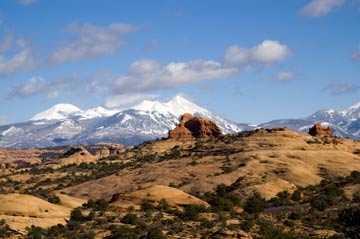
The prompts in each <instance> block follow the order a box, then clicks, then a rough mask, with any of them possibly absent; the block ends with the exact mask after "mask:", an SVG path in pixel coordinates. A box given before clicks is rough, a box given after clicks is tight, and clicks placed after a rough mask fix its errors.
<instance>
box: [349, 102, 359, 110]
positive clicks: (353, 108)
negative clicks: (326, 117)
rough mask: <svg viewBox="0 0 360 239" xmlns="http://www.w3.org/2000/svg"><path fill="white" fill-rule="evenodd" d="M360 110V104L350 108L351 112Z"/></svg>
mask: <svg viewBox="0 0 360 239" xmlns="http://www.w3.org/2000/svg"><path fill="white" fill-rule="evenodd" d="M359 108H360V102H359V103H356V104H355V105H353V106H351V107H350V108H349V110H356V109H359Z"/></svg>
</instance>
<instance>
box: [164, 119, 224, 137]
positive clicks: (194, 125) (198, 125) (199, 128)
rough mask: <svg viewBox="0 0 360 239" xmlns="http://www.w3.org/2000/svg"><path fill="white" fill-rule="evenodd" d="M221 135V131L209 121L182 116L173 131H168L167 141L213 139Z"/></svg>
mask: <svg viewBox="0 0 360 239" xmlns="http://www.w3.org/2000/svg"><path fill="white" fill-rule="evenodd" d="M220 135H222V133H221V129H220V128H219V127H218V126H217V125H216V124H215V123H214V122H213V121H211V120H207V119H205V118H201V117H194V116H193V115H192V114H189V113H187V114H184V115H183V116H182V117H181V119H180V123H179V124H178V125H177V126H176V127H175V129H173V130H170V131H169V139H191V138H213V137H219V136H220Z"/></svg>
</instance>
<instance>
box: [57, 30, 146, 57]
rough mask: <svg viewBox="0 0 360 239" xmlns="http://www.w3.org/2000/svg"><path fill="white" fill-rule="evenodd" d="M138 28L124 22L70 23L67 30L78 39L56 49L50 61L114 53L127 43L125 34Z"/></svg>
mask: <svg viewBox="0 0 360 239" xmlns="http://www.w3.org/2000/svg"><path fill="white" fill-rule="evenodd" d="M138 29H139V27H138V26H135V25H130V24H122V23H112V24H110V25H108V26H94V25H91V24H84V25H79V24H76V23H73V24H70V25H69V26H68V27H67V28H66V29H65V32H69V33H73V34H75V35H77V36H78V37H77V39H76V40H74V41H71V42H68V43H66V44H65V45H64V46H63V47H60V48H59V49H57V50H55V51H54V52H53V53H52V54H51V56H50V61H51V62H52V63H53V64H60V63H64V62H67V61H74V60H79V59H82V58H93V57H97V56H101V55H109V54H112V53H113V52H115V51H116V50H118V49H119V48H121V47H122V46H123V45H125V44H126V42H125V40H124V39H123V38H124V36H125V35H127V34H129V33H131V32H134V31H137V30H138Z"/></svg>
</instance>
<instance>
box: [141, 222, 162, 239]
mask: <svg viewBox="0 0 360 239" xmlns="http://www.w3.org/2000/svg"><path fill="white" fill-rule="evenodd" d="M140 238H141V239H166V238H167V237H166V236H165V235H164V233H163V231H162V229H161V227H160V226H158V225H157V226H151V227H149V229H148V231H147V233H146V234H145V235H143V236H141V237H140Z"/></svg>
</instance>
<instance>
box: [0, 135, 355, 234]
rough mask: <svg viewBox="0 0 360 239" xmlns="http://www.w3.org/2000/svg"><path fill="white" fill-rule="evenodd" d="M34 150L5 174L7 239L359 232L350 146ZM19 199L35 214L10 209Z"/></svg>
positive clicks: (266, 141)
mask: <svg viewBox="0 0 360 239" xmlns="http://www.w3.org/2000/svg"><path fill="white" fill-rule="evenodd" d="M106 147H107V150H106V149H105V148H106ZM115 149H116V150H115ZM3 151H4V152H6V151H7V150H3ZM19 152H20V151H19ZM25 152H27V151H24V153H25ZM40 152H43V154H38V155H39V156H38V159H39V160H38V161H34V162H32V163H29V164H21V165H13V166H12V167H8V168H4V169H3V170H2V172H1V178H0V180H1V187H0V190H1V194H3V196H2V197H0V201H1V200H2V201H3V202H4V203H1V204H0V219H4V220H5V221H1V222H0V231H1V230H2V232H3V234H2V235H6V238H35V237H31V236H34V235H40V238H41V237H42V238H69V237H74V236H77V237H78V238H140V237H141V238H345V237H346V238H357V236H358V235H359V231H358V228H360V225H359V222H360V220H358V218H357V216H358V215H360V214H359V212H360V208H359V207H360V206H359V202H360V143H359V142H357V141H354V140H352V139H340V138H336V137H331V136H311V135H309V134H303V133H297V132H293V131H291V130H289V129H286V128H278V129H257V130H254V131H246V132H241V133H236V134H231V135H217V137H213V138H206V139H198V138H192V139H188V140H177V139H167V140H157V141H149V142H146V143H143V144H141V145H138V146H136V147H128V148H126V147H123V146H111V147H110V146H106V145H96V146H73V147H71V148H68V147H64V148H55V149H46V150H45V149H43V150H40ZM107 152H112V153H111V154H108V155H107V156H105V154H106V153H107ZM29 153H30V152H29ZM31 155H33V156H34V153H33V152H32V154H31ZM40 155H42V156H40ZM101 155H103V156H101ZM82 156H84V157H87V156H90V157H89V161H87V160H83V158H82ZM34 157H35V156H34ZM69 158H70V159H71V160H69V161H67V160H68V159H69ZM74 158H75V159H74ZM24 194H26V195H24ZM28 195H32V197H31V198H30V196H28ZM0 196H1V195H0ZM15 199H16V200H17V201H16V203H18V204H20V203H21V202H19V200H20V201H21V200H23V201H24V205H26V203H27V202H29V201H33V202H34V203H36V205H37V206H36V207H37V208H39V209H36V208H34V207H30V208H29V207H19V208H16V210H17V211H9V208H11V206H9V205H10V204H9V203H11V201H12V200H15ZM14 202H15V201H14ZM25 202H26V203H25ZM84 202H86V203H85V204H84ZM1 205H2V206H1ZM34 205H35V204H34ZM59 208H66V210H65V209H64V210H62V212H61V213H63V214H64V215H63V214H61V213H60V212H58V210H59ZM47 213H49V215H56V218H55V217H54V220H53V221H50V220H46V218H47V217H45V216H44V215H45V214H47ZM43 214H44V215H43ZM65 214H66V215H65ZM24 216H26V217H28V218H30V219H31V220H27V219H26V218H24ZM343 218H346V220H343ZM43 219H45V220H43ZM55 219H56V220H55ZM64 219H66V220H68V221H65V220H64ZM340 219H341V220H340ZM45 222H46V223H45ZM59 223H60V224H59ZM32 224H34V225H36V226H39V227H30V226H31V225H32ZM26 227H29V228H28V229H26ZM14 230H15V231H16V232H15V231H14ZM18 233H20V234H18ZM26 235H27V236H26ZM41 235H42V236H41ZM0 237H1V236H0Z"/></svg>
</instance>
